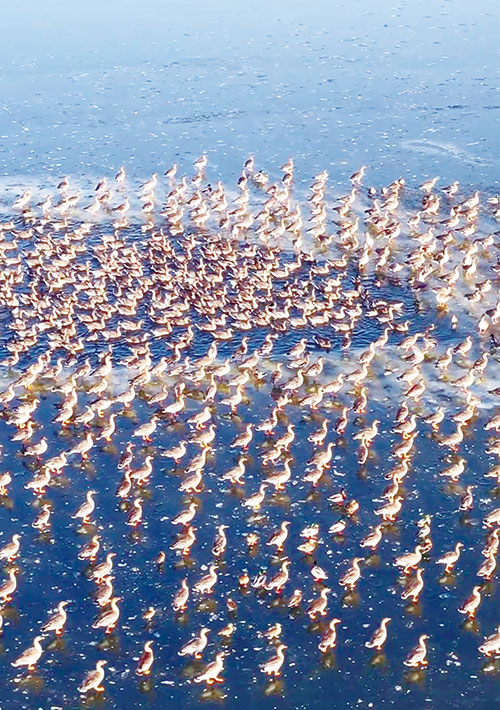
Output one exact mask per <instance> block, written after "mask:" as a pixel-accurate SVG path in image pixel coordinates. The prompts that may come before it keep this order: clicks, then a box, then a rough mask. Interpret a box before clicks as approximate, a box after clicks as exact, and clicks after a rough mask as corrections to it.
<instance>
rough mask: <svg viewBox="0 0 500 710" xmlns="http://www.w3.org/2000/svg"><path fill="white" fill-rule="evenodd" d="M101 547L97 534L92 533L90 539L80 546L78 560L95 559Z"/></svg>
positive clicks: (92, 560)
mask: <svg viewBox="0 0 500 710" xmlns="http://www.w3.org/2000/svg"><path fill="white" fill-rule="evenodd" d="M100 547H101V542H100V538H99V535H92V538H91V540H90V541H89V542H88V543H87V544H86V545H84V546H83V547H82V549H81V550H80V552H79V553H78V559H79V560H89V561H90V562H94V561H95V560H96V559H97V554H98V552H99V549H100Z"/></svg>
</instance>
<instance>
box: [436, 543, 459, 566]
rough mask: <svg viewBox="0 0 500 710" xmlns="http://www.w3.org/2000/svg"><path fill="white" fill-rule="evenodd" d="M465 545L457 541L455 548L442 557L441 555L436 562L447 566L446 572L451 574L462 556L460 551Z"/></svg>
mask: <svg viewBox="0 0 500 710" xmlns="http://www.w3.org/2000/svg"><path fill="white" fill-rule="evenodd" d="M463 546H464V545H463V542H457V544H456V545H455V549H454V550H451V551H450V552H447V553H446V554H444V555H443V556H442V557H440V558H439V559H438V560H436V564H438V565H444V566H445V567H444V573H445V574H449V573H450V572H451V570H452V569H453V567H454V566H455V565H456V563H457V562H458V559H459V557H460V552H461V551H462V549H463Z"/></svg>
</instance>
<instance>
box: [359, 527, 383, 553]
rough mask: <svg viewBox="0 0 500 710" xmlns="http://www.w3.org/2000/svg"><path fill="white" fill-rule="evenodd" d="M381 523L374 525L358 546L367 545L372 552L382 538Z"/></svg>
mask: <svg viewBox="0 0 500 710" xmlns="http://www.w3.org/2000/svg"><path fill="white" fill-rule="evenodd" d="M382 537H383V534H382V525H381V524H380V525H376V526H375V527H374V528H373V530H372V531H371V532H370V533H368V535H366V536H365V537H364V538H363V539H362V540H361V542H360V547H368V548H369V549H370V550H371V551H372V552H373V551H374V550H375V549H376V548H377V547H378V545H379V543H380V541H381V540H382Z"/></svg>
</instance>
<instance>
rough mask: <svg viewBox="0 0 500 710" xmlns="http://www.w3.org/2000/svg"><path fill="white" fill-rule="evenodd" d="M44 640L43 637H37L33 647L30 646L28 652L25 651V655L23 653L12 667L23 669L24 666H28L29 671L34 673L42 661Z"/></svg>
mask: <svg viewBox="0 0 500 710" xmlns="http://www.w3.org/2000/svg"><path fill="white" fill-rule="evenodd" d="M42 640H43V636H35V638H34V639H33V646H30V647H29V648H27V649H26V651H23V653H21V655H20V656H19V657H18V658H16V660H15V661H13V662H12V663H11V665H12V666H14V668H22V667H23V666H27V668H28V671H34V670H35V668H36V664H37V663H38V661H39V660H40V658H41V655H42V653H43V647H42V644H41V643H40V642H41V641H42Z"/></svg>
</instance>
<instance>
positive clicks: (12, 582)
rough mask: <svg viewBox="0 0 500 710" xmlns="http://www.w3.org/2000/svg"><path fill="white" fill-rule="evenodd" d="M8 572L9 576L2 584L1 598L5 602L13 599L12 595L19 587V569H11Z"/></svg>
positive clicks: (0, 589) (0, 587)
mask: <svg viewBox="0 0 500 710" xmlns="http://www.w3.org/2000/svg"><path fill="white" fill-rule="evenodd" d="M7 574H8V576H9V578H8V579H7V580H6V581H5V582H3V584H1V585H0V599H1V600H2V602H3V603H4V604H6V603H8V602H10V601H12V596H13V594H14V592H15V591H16V589H17V577H16V575H17V570H16V569H10V570H8V572H7Z"/></svg>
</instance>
